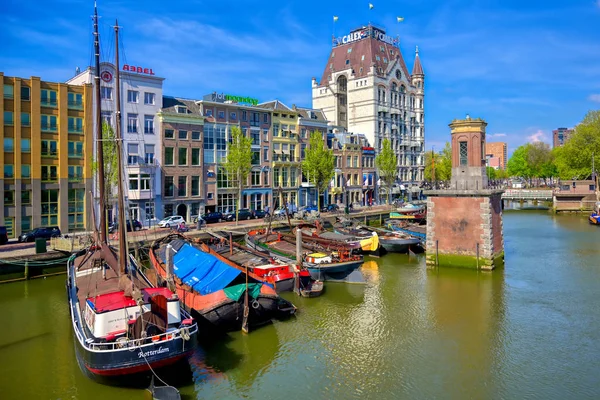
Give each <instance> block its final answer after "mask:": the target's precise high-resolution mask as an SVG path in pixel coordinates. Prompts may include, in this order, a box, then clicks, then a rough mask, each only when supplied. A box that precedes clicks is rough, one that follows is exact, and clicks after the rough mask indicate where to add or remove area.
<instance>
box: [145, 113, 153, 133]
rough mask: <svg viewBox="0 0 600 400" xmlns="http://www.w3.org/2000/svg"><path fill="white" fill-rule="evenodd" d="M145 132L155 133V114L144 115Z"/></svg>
mask: <svg viewBox="0 0 600 400" xmlns="http://www.w3.org/2000/svg"><path fill="white" fill-rule="evenodd" d="M144 133H145V134H148V135H154V116H153V115H144Z"/></svg>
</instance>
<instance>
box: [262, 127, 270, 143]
mask: <svg viewBox="0 0 600 400" xmlns="http://www.w3.org/2000/svg"><path fill="white" fill-rule="evenodd" d="M263 140H264V141H265V142H268V141H269V130H268V129H263Z"/></svg>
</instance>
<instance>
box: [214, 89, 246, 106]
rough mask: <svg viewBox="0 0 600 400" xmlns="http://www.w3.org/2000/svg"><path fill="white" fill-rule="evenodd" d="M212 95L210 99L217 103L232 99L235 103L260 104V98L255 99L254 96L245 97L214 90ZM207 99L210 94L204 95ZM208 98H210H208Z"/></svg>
mask: <svg viewBox="0 0 600 400" xmlns="http://www.w3.org/2000/svg"><path fill="white" fill-rule="evenodd" d="M209 96H210V100H211V101H214V102H217V103H225V102H226V101H231V102H233V103H239V104H250V105H253V106H255V105H257V104H258V99H254V98H252V97H243V96H233V95H231V94H223V93H217V92H214V93H212V94H211V95H209ZM204 97H205V99H206V97H208V96H204ZM206 100H208V99H206Z"/></svg>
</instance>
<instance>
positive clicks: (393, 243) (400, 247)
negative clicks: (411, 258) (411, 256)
mask: <svg viewBox="0 0 600 400" xmlns="http://www.w3.org/2000/svg"><path fill="white" fill-rule="evenodd" d="M379 244H380V245H381V247H383V248H384V249H385V251H387V252H388V253H408V250H409V249H411V250H412V251H415V249H416V248H417V247H419V246H420V244H421V240H420V239H416V238H415V239H392V240H387V239H383V238H381V237H380V238H379Z"/></svg>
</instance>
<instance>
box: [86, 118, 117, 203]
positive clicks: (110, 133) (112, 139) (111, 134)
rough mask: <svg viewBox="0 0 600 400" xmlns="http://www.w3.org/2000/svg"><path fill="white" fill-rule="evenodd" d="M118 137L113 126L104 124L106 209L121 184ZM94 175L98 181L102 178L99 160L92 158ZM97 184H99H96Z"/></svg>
mask: <svg viewBox="0 0 600 400" xmlns="http://www.w3.org/2000/svg"><path fill="white" fill-rule="evenodd" d="M116 138H117V136H116V134H115V131H114V129H113V128H112V126H110V125H109V124H107V123H106V122H103V123H102V142H101V143H102V150H103V152H104V153H103V158H104V198H105V199H106V207H107V208H109V207H110V203H111V202H112V201H113V199H114V197H115V192H114V189H115V188H116V187H117V184H118V182H119V169H118V164H117V140H116ZM92 174H93V176H95V177H96V181H97V180H98V179H100V178H101V177H99V176H98V160H97V159H96V158H95V155H94V157H93V158H92ZM96 183H97V182H96Z"/></svg>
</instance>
